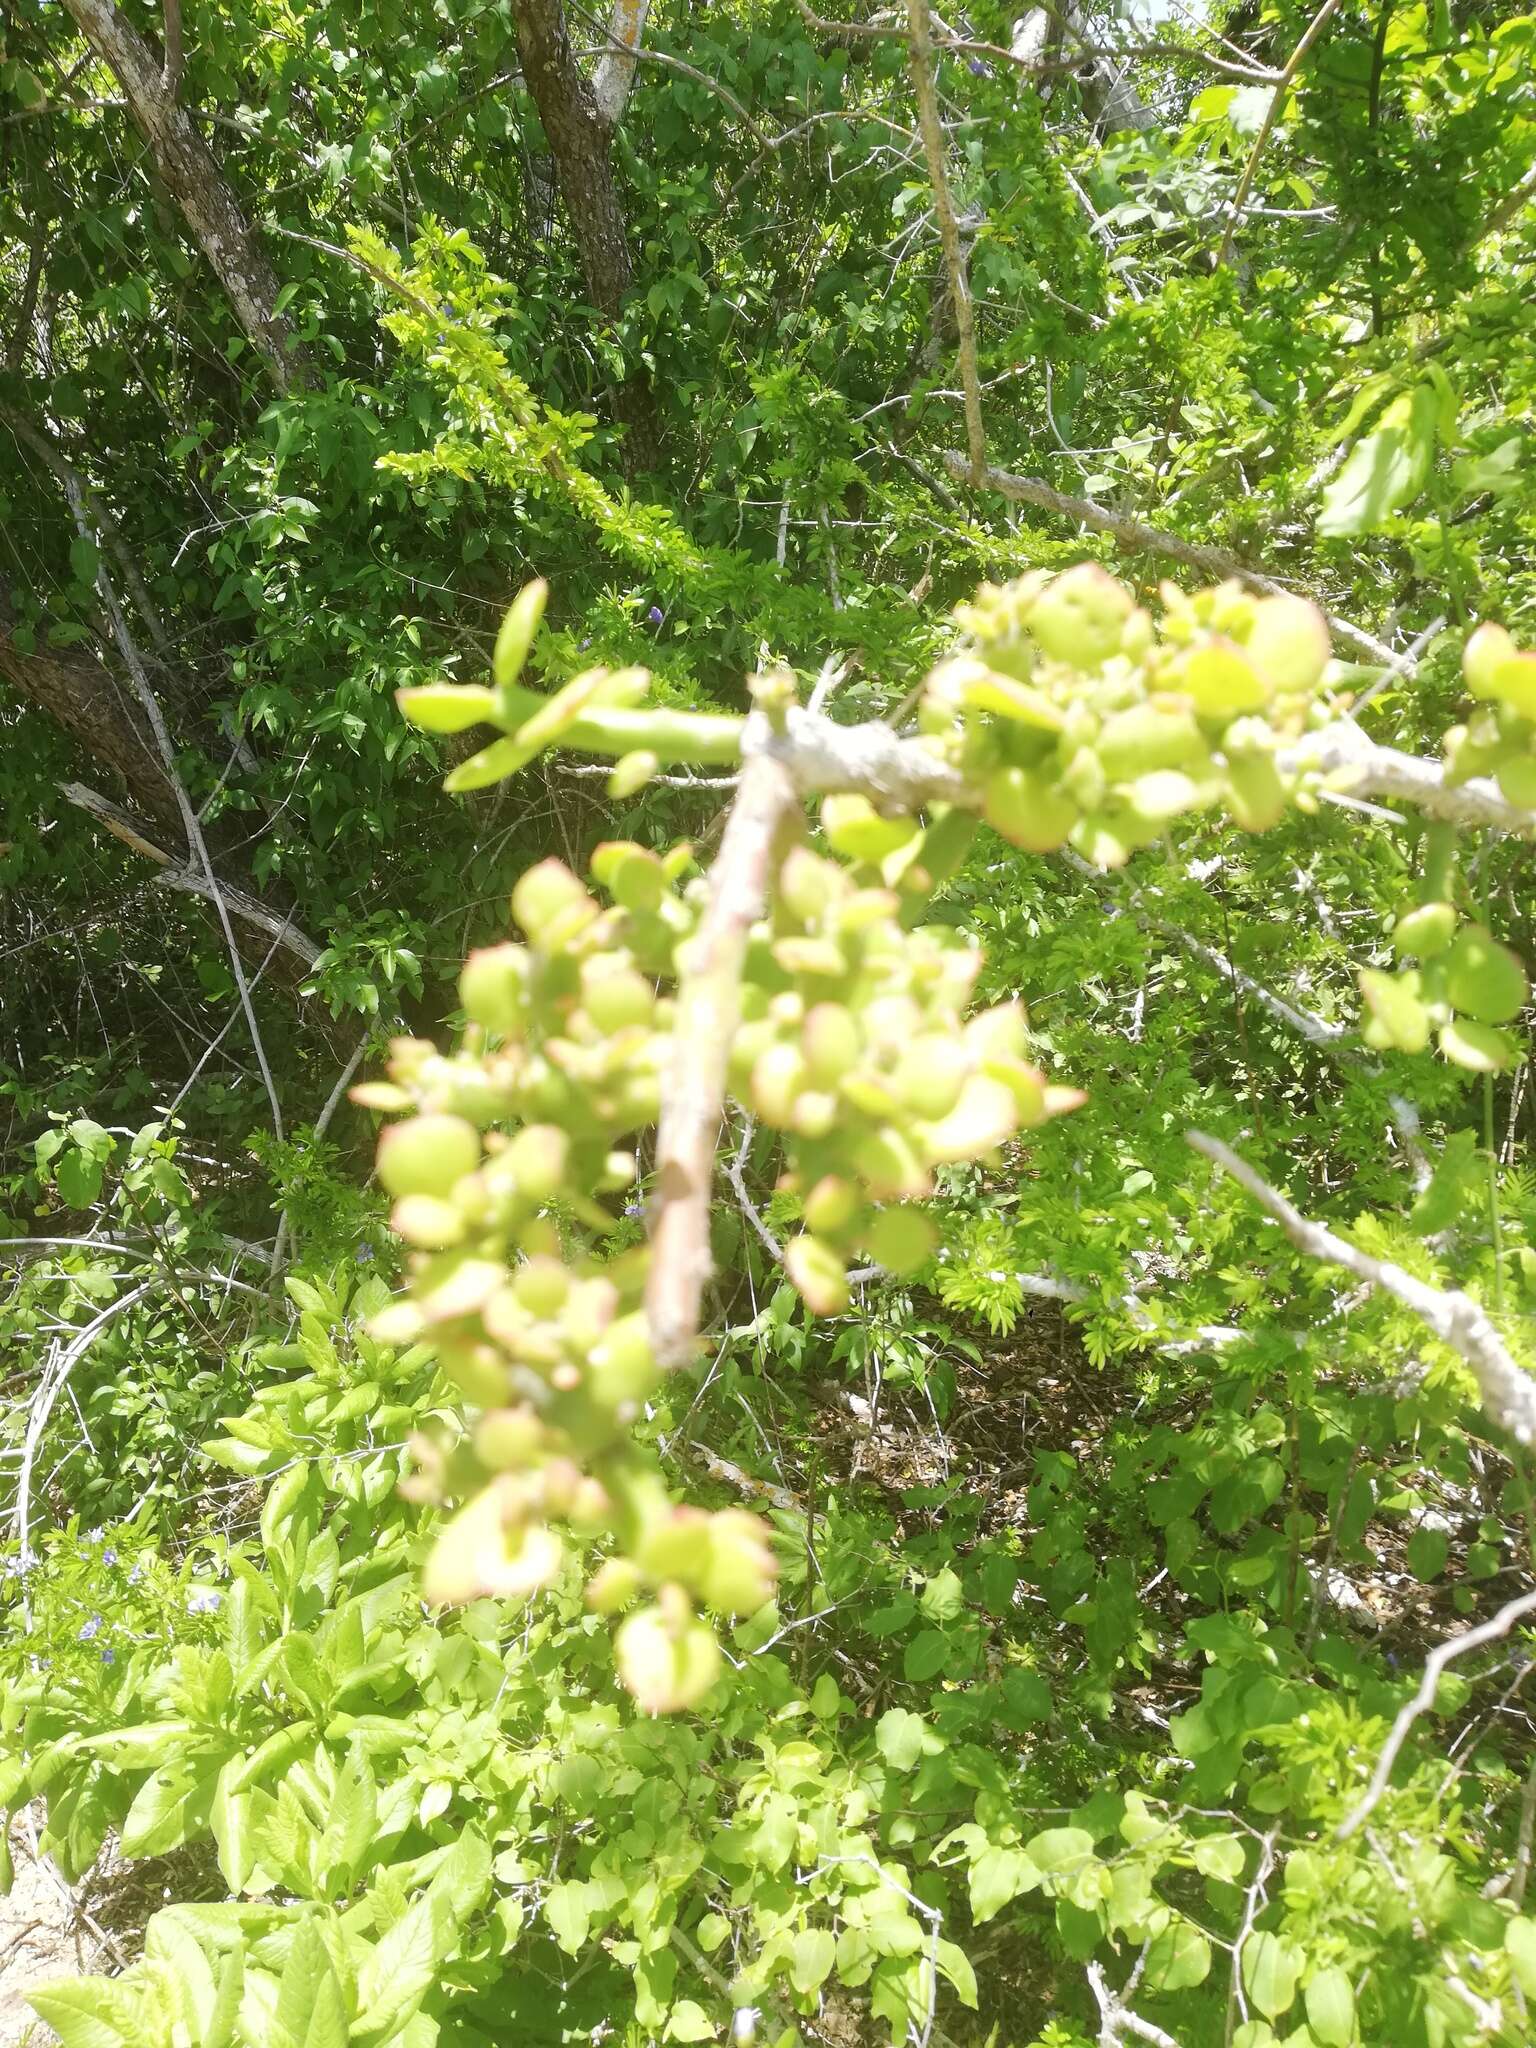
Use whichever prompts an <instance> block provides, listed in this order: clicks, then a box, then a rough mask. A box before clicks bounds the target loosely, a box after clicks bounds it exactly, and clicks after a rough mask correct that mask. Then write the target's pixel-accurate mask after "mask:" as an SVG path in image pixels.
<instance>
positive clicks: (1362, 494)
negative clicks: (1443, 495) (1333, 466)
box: [1317, 384, 1437, 539]
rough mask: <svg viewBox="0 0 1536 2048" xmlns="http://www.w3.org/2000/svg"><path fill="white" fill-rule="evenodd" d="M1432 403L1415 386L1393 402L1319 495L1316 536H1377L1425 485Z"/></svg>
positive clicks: (1430, 395)
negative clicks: (1374, 534) (1414, 389)
mask: <svg viewBox="0 0 1536 2048" xmlns="http://www.w3.org/2000/svg"><path fill="white" fill-rule="evenodd" d="M1436 410H1437V408H1436V401H1435V394H1434V392H1433V390H1432V389H1431V388H1430V387H1429V385H1427V384H1421V385H1420V386H1419V388H1418V390H1417V391H1415V392H1414V394H1413V396H1412V397H1411V398H1399V399H1395V400H1394V401H1393V403H1392V404H1391V405H1389V406H1388V407H1387V409H1386V411H1385V412H1384V413H1383V414H1382V416H1381V424H1380V425H1379V426H1378V427H1377V428H1376V430H1375V432H1374V433H1371V434H1367V435H1366V436H1365V438H1364V439H1363V440H1361V441H1357V442H1356V443H1355V445H1354V447H1353V448H1352V449H1351V450H1350V453H1349V459H1348V461H1346V463H1345V464H1344V467H1343V468H1342V469H1341V470H1340V471H1339V473H1338V475H1337V476H1336V477H1335V478H1334V479H1333V481H1332V482H1331V483H1330V484H1329V485H1328V486H1327V488H1326V489H1325V490H1324V492H1323V505H1322V510H1321V512H1320V513H1319V514H1318V520H1317V530H1318V532H1319V533H1320V534H1326V535H1327V536H1328V537H1329V538H1331V539H1341V538H1345V537H1348V536H1349V535H1352V534H1361V533H1380V532H1381V531H1382V530H1383V529H1384V528H1385V527H1387V526H1388V525H1390V523H1391V521H1392V518H1393V515H1394V514H1395V513H1397V512H1399V511H1401V509H1402V508H1403V507H1404V506H1405V505H1409V504H1411V503H1412V502H1413V500H1414V499H1415V498H1416V497H1417V496H1418V495H1419V493H1420V491H1422V490H1423V488H1424V486H1425V484H1426V483H1428V481H1429V473H1430V469H1431V467H1432V465H1433V463H1434V455H1435V432H1436Z"/></svg>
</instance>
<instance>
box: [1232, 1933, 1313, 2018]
mask: <svg viewBox="0 0 1536 2048" xmlns="http://www.w3.org/2000/svg"><path fill="white" fill-rule="evenodd" d="M1305 1962H1306V1957H1305V1956H1304V1955H1303V1954H1302V1952H1301V1950H1300V1949H1299V1948H1297V1946H1296V1944H1295V1943H1294V1942H1291V1941H1287V1940H1286V1939H1285V1938H1284V1936H1283V1935H1279V1934H1250V1935H1249V1937H1248V1939H1247V1940H1246V1941H1245V1942H1244V1943H1243V1984H1244V1987H1245V1989H1246V1990H1247V1993H1248V1996H1249V1997H1250V1998H1251V1999H1252V2000H1253V2002H1254V2004H1255V2005H1256V2006H1257V2007H1258V2008H1259V2011H1260V2012H1261V2013H1263V2015H1264V2017H1265V2018H1266V2019H1271V2020H1277V2019H1279V2017H1280V2015H1281V2013H1283V2012H1289V2010H1290V2008H1291V2005H1292V2003H1293V2001H1294V2000H1295V1997H1296V1985H1297V1982H1298V1981H1299V1979H1300V1977H1301V1972H1302V1969H1303V1966H1304V1965H1305Z"/></svg>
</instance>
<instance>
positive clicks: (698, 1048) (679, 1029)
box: [645, 751, 795, 1368]
mask: <svg viewBox="0 0 1536 2048" xmlns="http://www.w3.org/2000/svg"><path fill="white" fill-rule="evenodd" d="M794 804H795V785H794V783H793V782H792V781H791V779H790V777H789V775H788V773H787V772H786V770H785V769H784V768H783V767H782V766H781V765H780V764H779V763H778V762H777V761H776V760H775V759H773V757H772V756H771V755H770V754H769V753H767V752H766V751H763V752H757V753H754V754H752V755H750V756H748V758H747V760H746V762H745V765H744V766H743V768H742V774H741V785H740V787H739V788H738V790H737V792H736V797H735V800H734V802H733V803H732V805H731V811H730V816H729V818H728V819H727V821H726V827H725V834H724V837H723V838H722V840H721V842H720V852H719V855H718V857H717V858H716V861H715V864H714V866H713V868H712V869H711V871H710V893H709V903H708V906H707V908H706V909H705V912H704V917H703V921H702V923H701V924H700V926H699V929H698V931H697V933H696V934H695V935H694V937H693V938H692V939H690V940H689V941H688V944H687V947H686V949H685V952H684V956H683V959H682V960H681V961H680V963H679V966H680V973H679V979H678V988H677V1009H676V1017H675V1022H674V1024H673V1051H672V1063H671V1070H670V1072H669V1074H668V1076H667V1081H666V1085H665V1089H664V1091H663V1095H662V1104H661V1119H660V1123H659V1126H658V1129H657V1134H656V1196H655V1209H654V1212H653V1218H652V1224H651V1262H650V1270H649V1274H648V1276H647V1279H646V1289H645V1306H646V1313H647V1316H648V1318H649V1321H650V1330H651V1344H652V1347H653V1349H654V1351H655V1354H656V1358H657V1361H658V1363H659V1364H661V1365H662V1366H664V1367H667V1368H674V1367H678V1366H688V1365H692V1363H693V1362H694V1355H695V1349H696V1346H697V1341H698V1332H699V1311H700V1306H701V1304H702V1302H703V1298H704V1288H705V1285H706V1283H707V1281H708V1279H709V1276H710V1270H711V1267H710V1256H709V1208H710V1195H711V1192H712V1186H713V1180H714V1165H715V1147H716V1144H717V1142H718V1139H719V1133H720V1117H721V1113H722V1110H723V1107H724V1102H725V1080H726V1068H727V1064H728V1061H729V1057H730V1049H731V1043H732V1040H733V1039H734V1038H735V1035H736V1027H737V1025H738V1023H739V1022H740V1017H741V971H742V963H743V960H744V959H745V956H746V949H747V938H748V934H749V933H750V931H751V929H752V926H753V924H754V923H755V922H756V920H757V919H758V918H759V917H760V916H761V915H762V912H763V906H764V904H765V902H766V899H767V892H768V879H769V874H770V871H771V868H772V862H773V854H774V849H775V846H776V844H777V842H778V839H779V835H780V832H781V829H782V827H783V825H784V823H785V820H786V819H787V818H788V817H789V815H790V813H791V811H792V810H793V808H794Z"/></svg>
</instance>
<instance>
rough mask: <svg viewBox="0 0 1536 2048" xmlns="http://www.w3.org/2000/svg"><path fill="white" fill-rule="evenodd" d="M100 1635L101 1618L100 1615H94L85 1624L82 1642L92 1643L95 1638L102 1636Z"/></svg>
mask: <svg viewBox="0 0 1536 2048" xmlns="http://www.w3.org/2000/svg"><path fill="white" fill-rule="evenodd" d="M100 1633H101V1616H100V1615H99V1614H93V1615H92V1616H91V1618H90V1620H89V1621H88V1622H87V1623H86V1624H85V1626H84V1628H82V1629H81V1631H80V1640H81V1642H82V1643H88V1642H90V1641H91V1639H92V1637H93V1636H98V1635H100Z"/></svg>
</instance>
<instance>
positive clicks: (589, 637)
mask: <svg viewBox="0 0 1536 2048" xmlns="http://www.w3.org/2000/svg"><path fill="white" fill-rule="evenodd" d="M581 644H582V646H583V647H590V646H591V645H592V635H591V634H590V633H589V634H588V635H587V637H586V639H585V640H583V641H582V643H581Z"/></svg>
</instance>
